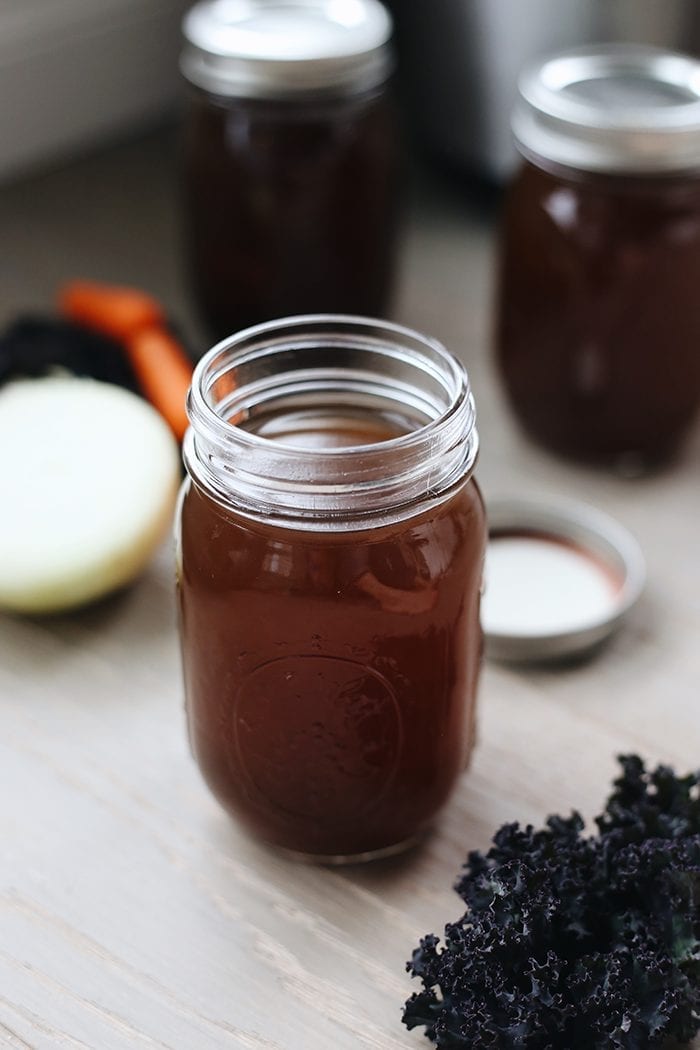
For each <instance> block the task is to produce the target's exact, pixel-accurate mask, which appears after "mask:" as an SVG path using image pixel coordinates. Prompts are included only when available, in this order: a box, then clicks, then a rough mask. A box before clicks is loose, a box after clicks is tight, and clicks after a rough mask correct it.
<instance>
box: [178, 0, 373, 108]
mask: <svg viewBox="0 0 700 1050" xmlns="http://www.w3.org/2000/svg"><path fill="white" fill-rule="evenodd" d="M391 31H392V22H391V18H390V16H389V13H388V12H387V10H386V8H385V7H384V6H383V5H382V4H381V3H379V2H378V0H201V2H200V3H198V4H195V6H194V7H193V8H192V9H191V10H190V11H189V12H188V14H187V15H186V16H185V19H184V21H183V35H184V38H185V48H184V51H183V54H182V58H181V63H180V68H181V70H182V73H183V75H184V76H185V77H186V78H187V80H189V81H191V82H192V83H193V84H196V85H197V86H198V87H201V88H203V89H204V90H205V91H210V92H212V93H214V94H217V95H223V96H227V97H235V96H242V97H244V98H280V97H282V98H286V97H288V96H295V95H300V94H302V95H303V94H328V93H331V94H334V93H335V94H337V93H341V94H343V93H346V92H351V93H354V92H360V91H365V90H369V89H371V88H373V87H375V86H377V85H378V84H381V83H382V82H383V81H385V80H386V78H387V77H388V76H389V74H390V72H391V69H392V57H391V51H390V49H389V46H388V42H389V38H390V36H391Z"/></svg>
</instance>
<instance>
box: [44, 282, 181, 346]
mask: <svg viewBox="0 0 700 1050" xmlns="http://www.w3.org/2000/svg"><path fill="white" fill-rule="evenodd" d="M58 305H59V309H60V311H61V313H62V314H63V316H64V317H67V318H68V319H69V320H71V321H75V322H76V324H82V325H85V326H86V327H87V328H95V329H96V330H97V331H99V332H102V333H103V334H104V335H109V336H111V337H112V338H113V339H119V340H124V341H126V340H127V339H129V337H130V336H131V335H133V334H134V332H137V331H138V330H139V329H140V328H146V327H151V326H152V325H157V324H161V323H162V322H163V320H164V314H163V309H162V307H161V305H160V303H159V302H158V301H157V300H156V299H154V298H153V297H152V296H150V295H147V294H146V292H141V291H139V290H138V289H137V288H123V287H121V286H119V285H111V284H98V283H97V282H94V281H71V283H70V284H67V285H65V286H64V287H63V288H62V289H61V290H60V292H59V295H58Z"/></svg>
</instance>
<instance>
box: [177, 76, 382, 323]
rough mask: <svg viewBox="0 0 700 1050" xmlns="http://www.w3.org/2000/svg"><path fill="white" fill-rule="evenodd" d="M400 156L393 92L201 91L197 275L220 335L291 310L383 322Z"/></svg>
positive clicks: (189, 166) (201, 298) (192, 187)
mask: <svg viewBox="0 0 700 1050" xmlns="http://www.w3.org/2000/svg"><path fill="white" fill-rule="evenodd" d="M397 183H398V149H397V142H396V129H395V121H394V113H393V107H392V105H391V102H390V100H389V99H388V98H387V96H386V93H385V90H384V89H381V90H379V91H375V92H373V93H370V94H365V95H360V96H355V97H349V98H345V99H343V98H341V99H330V100H326V101H323V100H316V101H313V100H308V99H301V100H296V101H295V100H289V99H287V100H263V99H244V98H240V99H235V98H234V99H220V98H217V97H215V96H213V95H208V94H206V93H205V92H203V91H200V90H194V89H193V91H192V97H191V102H190V112H189V117H188V121H187V133H186V141H185V212H186V226H185V232H186V240H187V250H188V251H187V254H188V261H189V270H190V276H191V282H192V287H193V290H194V294H195V298H196V300H197V304H198V306H199V309H200V312H201V314H202V317H203V319H204V320H205V322H206V324H207V327H208V329H209V331H210V333H211V335H212V336H213V337H214V338H215V339H217V340H218V339H222V338H224V336H226V335H229V334H230V333H231V332H236V331H238V330H240V329H242V328H246V327H247V326H248V325H252V324H257V323H258V322H261V321H267V320H271V319H273V318H277V317H286V316H288V315H291V314H306V313H317V312H318V313H345V314H359V315H362V316H367V317H382V316H385V315H386V313H387V310H388V308H389V300H390V296H391V292H392V287H393V280H394V263H395V255H396V233H397V216H398V203H399V202H398V185H397Z"/></svg>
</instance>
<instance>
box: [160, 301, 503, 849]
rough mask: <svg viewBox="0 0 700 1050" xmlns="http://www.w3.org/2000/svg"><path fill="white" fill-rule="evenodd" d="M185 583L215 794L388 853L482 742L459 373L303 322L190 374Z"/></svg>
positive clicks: (442, 358) (410, 344)
mask: <svg viewBox="0 0 700 1050" xmlns="http://www.w3.org/2000/svg"><path fill="white" fill-rule="evenodd" d="M190 414H191V420H192V428H191V431H190V433H189V435H188V438H187V441H186V446H185V457H186V463H187V467H188V472H189V475H190V481H189V483H188V486H187V488H186V491H185V495H184V499H183V503H182V510H181V520H180V534H181V536H180V556H181V557H180V571H179V576H180V580H179V592H180V608H181V632H182V645H183V657H184V672H185V685H186V695H187V711H188V720H189V727H190V738H191V742H192V747H193V751H194V754H195V756H196V758H197V761H198V763H199V765H200V768H201V770H202V772H203V774H204V776H205V778H206V780H207V782H208V784H209V786H210V787H211V789H212V791H213V792H214V794H215V795H216V796H217V797H218V798H219V799H220V801H221V802H222V803H223V805H224V806H225V807H226V808H227V809H228V810H229V811H230V812H231V813H232V814H234V815H235V816H237V817H238V818H239V819H241V820H242V821H243V822H244V823H245V824H246V825H247V826H248V827H249V828H250V829H251V830H253V831H254V832H255V833H256V834H258V835H260V836H261V837H262V838H264V839H265V840H267V841H269V842H271V843H274V844H276V845H279V846H282V847H285V848H287V849H289V850H293V851H295V852H297V853H303V854H306V855H308V856H312V857H318V858H347V857H359V856H367V855H369V856H372V855H378V854H383V853H386V852H391V851H394V850H396V849H400V848H402V847H404V846H406V845H407V844H409V843H410V842H412V841H414V840H415V839H416V837H417V836H419V835H421V834H422V833H423V832H424V831H425V830H426V829H427V828H428V827H429V826H430V824H431V822H432V821H433V819H434V817H435V816H436V814H437V812H438V811H439V810H440V808H441V807H442V806H443V804H444V803H445V801H446V800H447V798H448V796H449V795H450V793H451V791H452V789H453V788H454V786H455V783H456V780H457V778H458V776H459V774H460V772H461V771H462V770H463V768H464V766H465V764H466V763H467V761H468V758H469V755H470V752H471V749H472V746H473V743H474V717H475V694H476V684H477V678H478V672H479V667H480V659H481V630H480V626H479V588H480V583H481V575H482V566H483V557H484V546H485V536H486V529H485V517H484V510H483V504H482V501H481V497H480V494H479V491H478V489H477V487H476V483H475V482H474V480H473V478H472V469H473V463H474V458H475V455H476V447H477V438H476V431H475V429H474V408H473V401H472V398H471V395H470V392H469V386H468V382H467V378H466V374H465V373H464V370H463V369H462V367H461V366H460V365H459V364H458V363H457V362H456V361H455V360H454V359H453V358H452V357H451V356H450V355H449V354H448V353H447V352H446V351H445V350H444V349H443V348H442V347H441V346H440V345H439V344H437V343H434V342H432V341H431V340H428V339H425V338H424V337H422V336H420V335H418V334H417V333H414V332H410V331H408V330H406V329H402V328H399V327H397V326H392V325H388V324H380V323H378V322H377V323H373V322H368V321H359V320H358V321H352V320H348V319H347V318H346V319H341V318H333V317H327V318H299V319H291V320H289V321H285V322H279V323H276V324H271V325H263V326H260V327H259V328H257V329H252V330H250V331H249V332H247V333H242V334H241V336H239V337H234V338H233V339H232V340H229V341H228V342H226V343H224V344H222V345H221V346H220V347H217V348H215V349H214V350H213V351H211V352H210V353H209V354H208V355H206V356H205V358H203V360H202V362H201V363H200V365H199V367H198V370H197V372H196V373H195V377H194V381H193V388H192V392H191V396H190Z"/></svg>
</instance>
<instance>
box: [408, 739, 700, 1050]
mask: <svg viewBox="0 0 700 1050" xmlns="http://www.w3.org/2000/svg"><path fill="white" fill-rule="evenodd" d="M620 762H621V764H622V776H621V777H620V778H619V779H618V780H616V781H615V790H614V791H613V794H612V795H611V797H610V799H609V800H608V803H607V806H606V808H605V812H604V813H602V814H601V816H600V817H598V818H597V820H596V823H597V826H598V834H597V835H594V836H591V837H585V836H584V835H583V821H582V819H581V817H580V816H579V815H578V814H577V813H574V814H573V815H572V816H571V817H569V818H563V817H550V818H549V820H548V821H547V826H546V828H545V829H543V830H541V831H535V830H534V829H533V828H532V827H527V828H525V829H522V828H520V827H519V826H518V825H517V824H506V825H505V826H504V827H502V828H501V829H500V831H498V833H497V834H496V836H495V837H494V839H493V846H492V848H491V849H490V850H489V852H488V853H487V854H485V855H483V854H481V853H476V852H474V853H471V854H470V855H469V858H468V863H467V864H466V866H465V869H464V874H463V875H462V877H461V878H460V879H459V881H458V883H457V885H456V887H455V888H456V890H457V892H458V894H459V895H460V897H461V898H462V900H463V901H464V902H465V903H466V905H467V912H466V914H465V915H464V916H463V917H462V918H461V919H460V920H459V921H458V922H455V923H452V924H450V925H448V926H447V927H446V928H445V936H444V944H443V946H442V947H439V945H440V940H439V938H437V937H435V936H434V935H432V934H430V935H428V936H427V937H424V938H423V939H422V940H421V942H420V947H419V948H417V949H416V951H415V952H414V953H413V958H412V960H411V962H409V963H407V969H408V970H409V971H410V972H411V973H412V974H413V975H414V976H415V977H419V978H420V979H421V981H422V983H423V986H424V990H423V991H421V992H418V993H415V994H414V995H412V996H411V998H410V999H409V1000H408V1002H407V1003H406V1006H405V1011H404V1017H403V1020H404V1024H406V1025H407V1027H408V1028H416V1027H420V1026H424V1027H425V1030H426V1031H425V1034H426V1035H427V1036H428V1038H429V1039H431V1040H432V1041H433V1042H434V1043H436V1044H437V1046H439V1047H444V1048H446V1050H510V1048H518V1047H522V1048H525V1050H613V1048H626V1050H647V1048H654V1047H665V1046H668V1045H670V1044H671V1045H672V1044H673V1043H686V1042H688V1041H689V1040H690V1039H692V1038H693V1036H694V1035H695V1034H696V1033H697V1032H698V1031H700V792H699V785H700V774H697V775H690V776H686V777H678V776H676V775H675V773H674V772H673V770H672V769H669V768H668V767H666V766H659V767H658V768H657V769H655V770H654V771H647V770H646V769H645V766H644V763H643V762H642V761H641V759H639V758H638V757H636V756H624V757H622V758H621V759H620Z"/></svg>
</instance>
